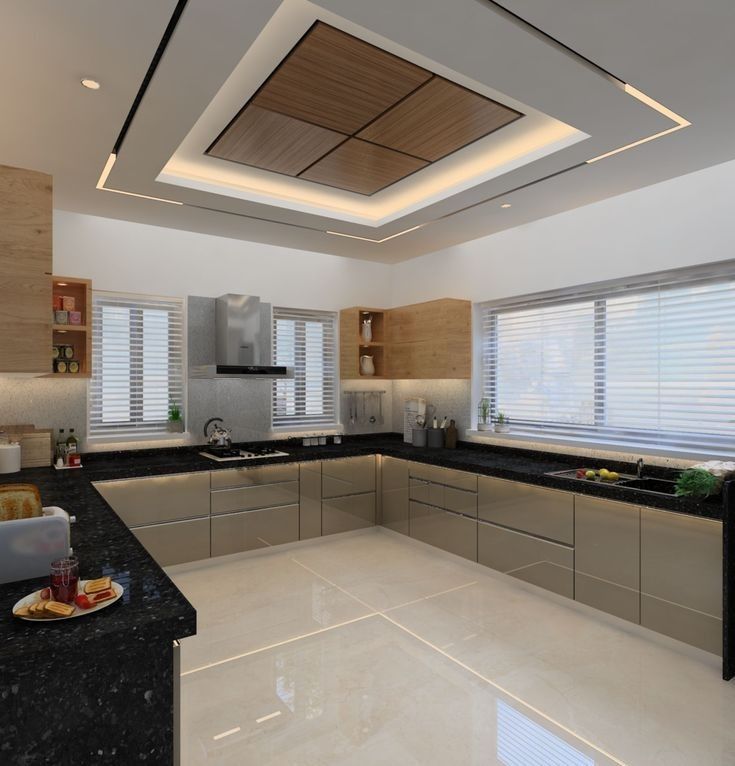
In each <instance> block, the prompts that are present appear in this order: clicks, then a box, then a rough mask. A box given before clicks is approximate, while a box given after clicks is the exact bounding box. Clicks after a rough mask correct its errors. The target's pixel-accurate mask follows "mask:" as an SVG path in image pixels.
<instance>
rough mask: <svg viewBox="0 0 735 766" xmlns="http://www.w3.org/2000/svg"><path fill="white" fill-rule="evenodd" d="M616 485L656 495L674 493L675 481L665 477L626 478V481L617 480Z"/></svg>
mask: <svg viewBox="0 0 735 766" xmlns="http://www.w3.org/2000/svg"><path fill="white" fill-rule="evenodd" d="M617 486H618V487H627V488H628V489H638V490H641V491H643V492H655V493H656V494H658V495H674V494H676V482H675V481H668V480H667V479H653V478H648V479H647V478H643V479H627V480H626V481H620V482H618V484H617Z"/></svg>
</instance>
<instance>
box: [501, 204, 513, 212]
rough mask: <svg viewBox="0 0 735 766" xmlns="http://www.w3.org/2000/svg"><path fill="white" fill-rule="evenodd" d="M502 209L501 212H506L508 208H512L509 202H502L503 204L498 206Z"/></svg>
mask: <svg viewBox="0 0 735 766" xmlns="http://www.w3.org/2000/svg"><path fill="white" fill-rule="evenodd" d="M500 207H502V208H503V210H507V209H508V208H509V207H513V206H512V205H511V204H510V202H503V204H502V205H501V206H500Z"/></svg>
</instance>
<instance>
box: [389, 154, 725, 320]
mask: <svg viewBox="0 0 735 766" xmlns="http://www.w3.org/2000/svg"><path fill="white" fill-rule="evenodd" d="M733 200H735V161H734V162H727V163H723V164H721V165H715V166H714V167H711V168H707V169H705V170H700V171H697V172H696V173H691V174H689V175H686V176H680V177H679V178H674V179H672V180H670V181H664V182H663V183H659V184H655V185H653V186H648V187H646V188H644V189H638V190H637V191H634V192H629V193H627V194H622V195H620V196H618V197H612V198H610V199H607V200H603V201H601V202H596V203H594V204H592V205H587V206H586V207H581V208H577V209H576V210H570V211H568V212H565V213H560V214H559V215H555V216H551V217H550V218H545V219H542V220H540V221H535V222H533V223H529V224H526V225H524V226H519V227H517V228H515V229H508V230H506V231H502V232H499V233H497V234H493V235H491V236H489V237H483V238H482V239H477V240H474V241H472V242H467V243H465V244H462V245H456V246H455V247H451V248H448V249H446V250H441V251H439V252H436V253H432V254H430V255H425V256H423V257H421V258H414V259H412V260H410V261H406V262H404V263H401V264H398V265H396V266H395V267H394V268H393V274H392V283H393V293H392V296H391V305H393V306H400V305H403V304H407V303H416V302H419V301H424V300H430V299H432V298H443V297H452V298H469V299H470V300H472V301H486V300H490V299H494V298H502V297H508V296H512V295H523V294H526V293H533V292H538V291H542V290H551V289H554V288H557V287H567V286H571V285H578V284H584V283H587V282H598V281H602V280H605V279H613V278H616V277H623V276H631V275H635V274H644V273H647V272H652V271H661V270H664V269H671V268H676V267H679V266H688V265H692V264H698V263H708V262H711V261H718V260H724V259H728V258H732V257H735V249H734V248H733V243H734V242H735V215H734V214H733Z"/></svg>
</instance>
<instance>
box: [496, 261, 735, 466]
mask: <svg viewBox="0 0 735 766" xmlns="http://www.w3.org/2000/svg"><path fill="white" fill-rule="evenodd" d="M733 327H735V266H733V265H732V264H731V265H729V266H726V267H718V268H717V269H716V270H714V269H709V270H707V269H689V270H680V271H676V272H668V273H666V274H662V275H653V276H647V277H645V278H641V279H640V280H627V281H626V282H625V283H605V284H601V285H591V286H586V287H584V288H579V289H578V290H577V291H575V292H574V293H572V292H571V291H565V292H564V293H559V294H557V295H554V294H553V293H551V294H550V293H547V294H543V295H540V296H529V297H527V298H520V299H517V300H513V301H504V302H502V303H496V304H493V303H488V304H485V305H484V306H483V308H482V336H483V337H482V353H483V364H482V376H483V380H482V391H483V396H486V397H487V398H488V399H489V400H490V403H491V408H492V410H493V412H495V413H497V412H498V411H504V412H505V413H506V414H507V415H508V416H509V417H510V419H511V421H512V422H514V423H516V424H517V425H520V426H522V427H525V428H527V429H529V430H534V429H543V430H544V431H546V432H547V433H548V432H552V433H562V434H563V433H567V434H570V435H575V436H584V435H594V436H596V437H598V438H602V439H609V440H610V441H619V442H629V443H635V444H648V445H661V446H673V447H681V448H690V449H697V450H711V451H717V452H721V451H735V333H733V329H732V328H733Z"/></svg>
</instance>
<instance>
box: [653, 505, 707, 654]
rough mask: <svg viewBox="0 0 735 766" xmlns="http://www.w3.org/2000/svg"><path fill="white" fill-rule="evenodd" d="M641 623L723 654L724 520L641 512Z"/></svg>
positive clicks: (664, 512) (669, 513)
mask: <svg viewBox="0 0 735 766" xmlns="http://www.w3.org/2000/svg"><path fill="white" fill-rule="evenodd" d="M641 624H642V625H644V626H645V627H647V628H651V629H652V630H655V631H658V632H659V633H665V634H666V635H668V636H672V637H673V638H677V639H679V640H680V641H684V642H685V643H688V644H693V645H694V646H698V647H699V648H700V649H705V650H706V651H708V652H712V653H714V654H721V653H722V523H721V522H720V521H715V520H712V519H702V518H697V517H694V516H685V515H683V514H678V513H673V512H670V511H659V510H653V509H650V508H643V509H642V511H641Z"/></svg>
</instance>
